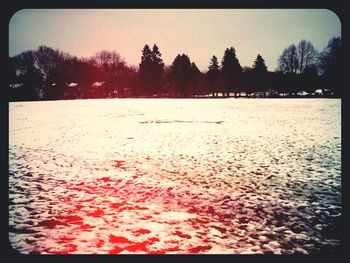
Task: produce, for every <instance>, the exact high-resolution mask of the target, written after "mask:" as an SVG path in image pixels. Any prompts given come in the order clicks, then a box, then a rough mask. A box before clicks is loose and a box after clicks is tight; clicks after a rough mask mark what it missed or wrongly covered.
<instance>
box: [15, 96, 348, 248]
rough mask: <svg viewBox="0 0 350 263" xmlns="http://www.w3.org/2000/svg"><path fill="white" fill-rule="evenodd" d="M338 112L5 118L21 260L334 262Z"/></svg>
mask: <svg viewBox="0 0 350 263" xmlns="http://www.w3.org/2000/svg"><path fill="white" fill-rule="evenodd" d="M340 216H341V100H340V99H110V100H85V101H84V100H75V101H49V102H15V103H10V104H9V227H10V228H9V239H10V242H11V245H12V246H13V247H14V248H15V249H16V250H17V251H19V252H21V253H43V254H44V253H54V254H56V253H78V254H85V253H88V254H92V253H98V254H108V253H110V254H114V253H183V254H188V253H230V254H232V253H233V254H236V253H250V254H254V253H318V252H330V251H337V249H338V247H339V243H340V240H339V235H340V232H341V229H340V222H339V221H340Z"/></svg>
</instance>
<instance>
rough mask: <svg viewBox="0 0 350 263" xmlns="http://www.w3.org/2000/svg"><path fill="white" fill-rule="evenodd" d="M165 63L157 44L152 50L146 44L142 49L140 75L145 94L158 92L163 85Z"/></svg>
mask: <svg viewBox="0 0 350 263" xmlns="http://www.w3.org/2000/svg"><path fill="white" fill-rule="evenodd" d="M163 71H164V63H163V60H162V58H161V53H160V52H159V48H158V46H157V45H156V44H154V45H153V48H152V50H151V49H150V47H149V46H148V45H147V44H146V45H145V46H144V48H143V49H142V56H141V63H140V70H139V77H140V81H141V85H142V87H143V89H144V92H143V93H145V94H147V95H148V96H152V95H153V94H158V93H159V92H160V90H161V87H162V75H163Z"/></svg>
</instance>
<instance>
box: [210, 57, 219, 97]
mask: <svg viewBox="0 0 350 263" xmlns="http://www.w3.org/2000/svg"><path fill="white" fill-rule="evenodd" d="M209 63H210V64H209V67H208V69H209V70H208V72H207V81H208V84H209V86H210V90H211V92H212V95H213V97H215V94H216V96H217V93H218V88H217V85H216V84H217V81H218V78H219V74H220V68H219V62H218V59H217V57H216V56H213V57H212V58H211V59H210V62H209Z"/></svg>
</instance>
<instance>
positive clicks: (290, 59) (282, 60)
mask: <svg viewBox="0 0 350 263" xmlns="http://www.w3.org/2000/svg"><path fill="white" fill-rule="evenodd" d="M298 64H299V61H298V54H297V48H296V46H295V45H294V44H293V45H290V46H289V47H288V48H286V49H285V50H284V51H283V53H282V55H281V56H280V57H279V59H278V69H279V70H280V71H283V72H285V73H296V72H297V69H298Z"/></svg>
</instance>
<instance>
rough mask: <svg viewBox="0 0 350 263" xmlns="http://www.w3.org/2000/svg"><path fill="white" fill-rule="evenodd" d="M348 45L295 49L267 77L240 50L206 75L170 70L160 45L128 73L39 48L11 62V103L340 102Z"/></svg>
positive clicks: (98, 58) (183, 63)
mask: <svg viewBox="0 0 350 263" xmlns="http://www.w3.org/2000/svg"><path fill="white" fill-rule="evenodd" d="M340 59H341V38H340V37H334V38H332V39H330V40H329V42H328V45H327V46H326V48H325V49H324V50H323V51H322V52H318V51H317V50H316V49H315V48H314V46H313V45H312V43H311V42H309V41H306V40H302V41H300V42H299V44H298V45H294V44H292V45H290V46H289V47H287V48H286V49H285V50H284V51H283V52H282V54H281V56H280V57H279V59H278V68H277V70H276V71H274V72H271V71H268V69H267V67H266V64H265V61H264V59H263V57H262V56H261V55H260V54H258V55H257V56H256V59H255V60H254V61H253V63H252V66H251V67H242V66H241V65H240V62H239V59H238V57H237V55H236V50H235V48H234V47H230V48H226V50H225V51H224V55H223V57H222V60H221V61H220V62H219V59H218V58H217V56H215V55H213V56H212V57H211V59H210V61H209V66H208V70H207V71H206V72H201V71H200V70H199V69H198V67H197V66H196V64H195V63H194V62H193V61H191V60H190V58H189V56H188V55H186V54H178V55H177V56H176V57H175V58H174V61H173V62H172V64H171V65H165V64H164V62H163V60H162V57H161V52H160V50H159V48H158V46H157V45H156V44H154V45H153V46H149V45H148V44H146V45H145V46H144V48H143V49H142V52H141V61H140V64H139V66H138V67H133V66H128V65H127V64H126V62H125V61H124V60H123V59H122V58H121V56H120V55H119V54H118V53H117V52H115V51H100V52H98V53H96V54H95V55H94V56H92V57H90V58H78V57H76V56H73V55H70V54H68V53H65V52H61V51H60V50H58V49H53V48H51V47H47V46H40V47H38V49H36V50H30V51H25V52H22V53H21V54H18V55H15V56H13V57H10V58H9V63H8V65H9V67H8V70H9V72H8V73H9V74H8V76H9V86H8V88H9V100H10V101H21V100H59V99H89V98H121V97H181V98H188V97H206V96H210V97H229V96H240V95H242V93H244V94H245V95H246V96H252V94H256V93H263V94H266V93H267V92H269V94H270V96H275V97H279V96H281V94H284V95H288V96H297V95H298V94H299V92H301V91H303V92H306V93H305V94H313V93H314V92H315V90H317V89H318V90H324V91H328V95H331V96H336V97H340V96H341V91H342V87H341V84H340V83H339V79H340V77H341V73H340V70H341V62H340Z"/></svg>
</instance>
